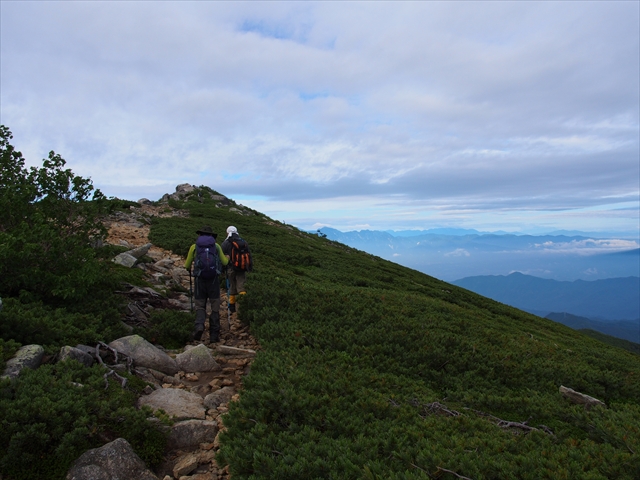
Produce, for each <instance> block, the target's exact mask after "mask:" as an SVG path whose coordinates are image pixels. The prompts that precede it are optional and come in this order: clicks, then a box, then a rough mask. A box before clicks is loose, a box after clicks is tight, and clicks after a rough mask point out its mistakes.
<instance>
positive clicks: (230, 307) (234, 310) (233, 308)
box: [229, 303, 236, 313]
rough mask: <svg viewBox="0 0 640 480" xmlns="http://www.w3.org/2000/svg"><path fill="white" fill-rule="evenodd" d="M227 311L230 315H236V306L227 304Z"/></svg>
mask: <svg viewBox="0 0 640 480" xmlns="http://www.w3.org/2000/svg"><path fill="white" fill-rule="evenodd" d="M229 311H230V312H231V313H236V304H235V303H230V304H229Z"/></svg>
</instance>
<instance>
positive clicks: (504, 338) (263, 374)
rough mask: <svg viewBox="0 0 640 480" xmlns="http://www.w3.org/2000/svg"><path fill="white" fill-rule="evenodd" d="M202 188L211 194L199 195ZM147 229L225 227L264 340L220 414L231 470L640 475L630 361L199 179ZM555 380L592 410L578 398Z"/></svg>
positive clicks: (244, 473) (638, 378) (169, 231)
mask: <svg viewBox="0 0 640 480" xmlns="http://www.w3.org/2000/svg"><path fill="white" fill-rule="evenodd" d="M211 195H213V198H211ZM172 205H173V206H176V207H179V208H183V209H185V210H187V211H188V212H189V214H190V217H188V218H171V219H154V222H153V224H152V227H151V232H150V239H151V241H152V242H153V243H154V244H156V245H158V246H161V247H163V248H168V249H172V250H173V251H174V252H176V253H181V254H184V252H185V251H186V249H187V248H188V246H189V245H190V244H191V243H192V241H193V232H194V231H195V230H196V229H197V228H199V227H201V226H202V224H210V225H212V226H213V228H214V231H218V232H224V230H225V228H226V227H227V226H228V225H230V224H233V225H235V226H236V227H238V230H239V232H240V234H241V235H242V236H243V237H244V238H246V239H247V240H248V241H249V243H250V245H251V246H252V249H253V252H254V256H255V265H256V267H255V271H254V272H253V273H252V274H251V275H250V278H249V280H248V283H247V289H248V294H247V295H246V296H245V297H243V298H242V300H241V303H240V317H241V319H242V320H243V321H244V322H246V323H248V324H249V325H250V326H251V330H252V333H253V334H254V335H255V336H256V338H257V339H258V341H259V342H260V344H261V347H262V351H261V353H260V354H259V355H258V357H257V359H256V361H255V362H254V364H253V366H252V370H251V373H250V375H249V376H248V377H247V378H246V380H245V389H244V391H243V392H242V395H241V397H240V401H239V402H237V403H235V404H233V405H232V406H231V409H230V412H229V414H228V415H227V416H226V417H225V425H226V426H227V427H228V431H227V433H226V434H225V435H223V436H222V438H221V440H222V448H221V457H220V458H219V461H220V462H228V464H229V467H230V471H231V473H232V476H233V478H255V479H257V478H265V479H267V478H271V479H272V478H278V479H287V478H290V479H294V478H295V479H299V478H349V479H351V478H353V479H356V478H385V479H401V478H402V479H408V478H425V479H426V478H473V479H475V480H477V479H482V478H523V479H525V478H531V479H539V478H594V479H595V478H622V479H625V478H626V479H633V478H640V458H639V457H638V454H637V453H636V452H638V451H639V449H640V427H639V426H640V357H638V356H637V355H633V354H631V353H629V352H626V351H623V350H621V349H618V348H615V347H611V346H608V345H604V344H602V343H600V342H597V341H596V340H593V339H591V338H588V337H586V336H585V335H583V334H581V333H579V332H576V331H573V330H571V329H569V328H567V327H565V326H563V325H559V324H557V323H555V322H552V321H550V320H546V319H542V318H539V317H536V316H533V315H529V314H527V313H524V312H522V311H519V310H517V309H515V308H511V307H508V306H505V305H502V304H499V303H497V302H495V301H492V300H489V299H487V298H484V297H481V296H479V295H477V294H474V293H472V292H469V291H467V290H464V289H462V288H458V287H456V286H452V285H450V284H448V283H445V282H442V281H439V280H436V279H434V278H431V277H429V276H427V275H424V274H421V273H419V272H416V271H413V270H410V269H407V268H403V267H400V266H398V265H396V264H393V263H391V262H388V261H384V260H382V259H380V258H377V257H373V256H371V255H369V254H366V253H363V252H359V251H357V250H354V249H352V248H349V247H346V246H344V245H342V244H338V243H335V242H332V241H329V240H327V239H323V238H319V237H317V236H314V235H310V234H307V233H304V232H301V231H299V230H297V229H295V228H293V227H290V226H287V225H284V224H281V223H278V222H274V221H272V220H271V219H269V218H267V217H265V216H263V215H261V214H259V213H258V212H254V211H251V210H249V209H246V208H243V207H241V206H238V205H228V204H222V203H220V202H219V201H217V200H216V199H215V192H212V191H210V190H208V189H202V190H200V191H199V192H195V193H194V195H193V196H192V197H191V198H190V199H189V200H188V201H187V202H184V203H181V202H174V203H173V204H172ZM561 385H564V386H566V387H570V388H572V389H574V390H577V391H579V392H582V393H585V394H588V395H591V396H593V397H596V398H598V399H600V400H602V401H604V402H605V403H606V405H607V407H606V408H601V407H595V408H592V409H586V408H585V407H584V406H582V405H575V404H572V403H571V402H569V401H568V400H567V399H566V398H564V397H563V396H562V395H560V393H559V391H558V389H559V387H560V386H561Z"/></svg>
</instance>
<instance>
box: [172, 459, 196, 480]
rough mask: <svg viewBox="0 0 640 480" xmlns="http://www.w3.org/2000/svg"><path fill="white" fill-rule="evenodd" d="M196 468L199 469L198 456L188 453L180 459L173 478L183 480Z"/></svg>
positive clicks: (174, 468)
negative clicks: (182, 479)
mask: <svg viewBox="0 0 640 480" xmlns="http://www.w3.org/2000/svg"><path fill="white" fill-rule="evenodd" d="M196 468H198V456H197V455H194V454H193V453H187V454H186V455H183V456H182V457H180V458H179V459H178V461H177V462H176V464H175V465H174V467H173V476H174V477H175V478H181V477H183V476H185V475H189V474H190V473H191V472H193V471H194V470H195V469H196Z"/></svg>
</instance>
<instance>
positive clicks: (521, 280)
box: [451, 273, 640, 328]
mask: <svg viewBox="0 0 640 480" xmlns="http://www.w3.org/2000/svg"><path fill="white" fill-rule="evenodd" d="M451 283H453V284H454V285H457V286H459V287H462V288H466V289H467V290H471V291H472V292H475V293H479V294H480V295H483V296H485V297H489V298H492V299H493V300H497V301H498V302H502V303H506V304H507V305H511V306H513V307H516V308H519V309H521V310H526V311H533V312H535V313H537V314H539V315H540V316H546V315H548V314H549V313H551V312H566V313H570V314H572V315H577V316H581V317H587V318H590V319H601V320H636V319H638V318H640V278H639V277H626V278H609V279H606V280H595V281H592V282H586V281H583V280H576V281H574V282H559V281H556V280H549V279H544V278H537V277H533V276H531V275H523V274H521V273H512V274H511V275H507V276H503V275H483V276H477V277H467V278H462V279H460V280H456V281H455V282H451ZM581 328H591V327H586V326H585V327H581Z"/></svg>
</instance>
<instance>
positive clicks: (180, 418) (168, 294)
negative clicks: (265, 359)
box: [105, 203, 258, 480]
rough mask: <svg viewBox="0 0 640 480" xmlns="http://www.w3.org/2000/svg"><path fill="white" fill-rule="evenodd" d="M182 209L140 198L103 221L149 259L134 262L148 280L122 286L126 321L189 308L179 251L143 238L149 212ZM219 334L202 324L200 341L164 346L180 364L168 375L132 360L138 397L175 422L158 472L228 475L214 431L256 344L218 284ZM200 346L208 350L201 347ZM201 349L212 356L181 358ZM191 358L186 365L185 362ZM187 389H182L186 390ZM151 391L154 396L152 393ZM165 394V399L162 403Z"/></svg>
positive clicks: (198, 479)
mask: <svg viewBox="0 0 640 480" xmlns="http://www.w3.org/2000/svg"><path fill="white" fill-rule="evenodd" d="M179 215H182V212H181V211H179V210H174V209H171V208H170V207H167V206H166V204H165V205H161V206H154V205H145V204H144V203H142V204H141V205H140V207H131V210H130V212H117V213H116V214H114V215H112V216H111V217H109V218H108V219H106V221H105V224H106V226H107V227H108V230H109V236H108V239H107V241H108V242H109V243H111V244H115V245H122V246H126V247H129V248H131V249H132V252H129V253H134V254H135V251H136V250H138V254H139V253H140V251H143V252H144V251H145V250H146V253H144V255H145V256H146V257H148V258H151V259H153V263H151V262H141V263H137V264H136V265H135V266H133V268H141V269H142V270H144V272H145V278H146V279H147V280H148V281H149V283H151V284H152V285H153V288H139V287H134V286H128V287H127V288H124V289H123V291H122V292H120V293H121V294H122V295H124V296H126V297H127V300H128V305H127V318H126V323H127V324H128V325H131V326H133V325H141V324H144V323H145V321H147V318H148V316H149V312H150V311H151V310H152V309H157V308H165V309H173V310H182V311H186V312H189V311H190V310H191V305H190V300H189V297H188V295H187V294H186V293H184V292H185V291H186V292H188V289H189V273H188V272H187V270H185V269H184V268H183V265H184V262H185V259H184V258H183V257H181V256H179V255H176V254H173V253H172V252H169V251H167V250H163V249H161V248H158V247H156V246H154V245H150V244H149V240H148V235H149V229H150V225H149V218H151V217H153V216H179ZM220 310H221V311H220V323H221V327H222V329H221V332H220V333H221V335H220V342H218V343H215V344H210V343H209V338H208V335H209V334H208V331H209V330H208V325H206V326H205V333H204V335H203V338H202V340H201V341H198V342H195V341H194V342H190V343H189V344H187V345H185V348H184V349H181V350H179V351H174V350H168V351H166V353H167V354H168V355H169V356H170V357H172V358H174V359H177V360H178V361H177V364H178V366H182V367H183V368H181V369H180V370H179V371H178V372H177V373H175V374H174V375H166V374H163V373H161V372H159V371H157V370H154V369H152V368H147V369H145V368H137V369H136V373H137V374H139V375H140V376H142V377H143V378H144V380H146V381H148V382H150V383H151V384H152V385H154V387H153V388H151V387H149V389H148V391H147V393H148V395H146V396H143V397H141V398H140V400H139V402H140V404H141V405H142V404H147V405H149V406H151V407H152V408H154V409H157V408H163V410H165V411H166V412H167V413H168V414H170V415H172V416H173V417H174V420H177V422H176V423H175V424H174V426H173V427H172V431H171V434H170V438H169V450H168V451H167V452H166V455H165V460H164V462H163V463H162V464H161V465H160V467H159V468H157V469H156V472H154V473H155V475H157V477H158V478H159V479H164V480H169V479H173V478H176V479H180V480H188V479H193V480H216V479H227V478H229V473H228V470H227V469H226V468H220V467H219V466H218V464H217V463H216V460H215V456H216V453H217V450H218V448H219V433H220V432H221V431H222V430H224V423H223V419H224V414H225V413H226V412H227V411H228V410H229V402H231V401H234V400H236V399H237V398H238V395H239V392H240V391H241V389H242V378H243V376H244V375H246V374H247V373H248V372H249V370H250V368H251V362H252V360H253V358H254V356H255V351H256V350H257V349H258V344H257V342H256V340H255V339H254V338H253V337H252V336H251V334H250V332H249V329H248V327H246V326H244V325H242V323H241V322H240V321H239V320H238V318H237V315H236V314H231V315H230V314H229V313H228V310H227V294H226V292H225V291H221V307H220ZM203 349H206V350H207V351H208V352H204V350H203ZM190 352H191V353H194V355H195V352H204V353H205V357H207V358H212V359H213V362H211V361H209V362H208V363H206V362H205V363H206V365H205V366H200V365H201V364H199V363H198V362H195V363H189V362H188V361H187V362H185V361H180V359H181V358H182V357H184V356H186V355H189V354H190ZM190 365H193V366H192V367H191V368H188V367H189V366H190ZM187 394H188V395H187ZM152 397H153V398H152ZM163 402H166V403H163Z"/></svg>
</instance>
